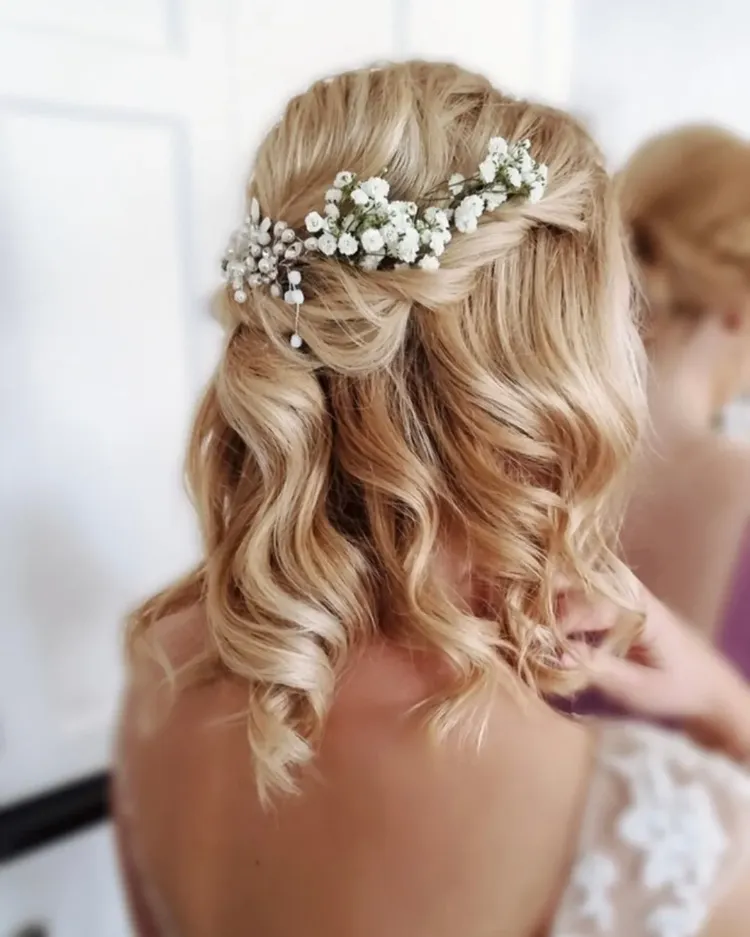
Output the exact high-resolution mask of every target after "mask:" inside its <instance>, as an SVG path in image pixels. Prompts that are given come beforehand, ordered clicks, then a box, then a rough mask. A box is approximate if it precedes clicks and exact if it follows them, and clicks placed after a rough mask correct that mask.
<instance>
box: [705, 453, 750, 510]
mask: <svg viewBox="0 0 750 937" xmlns="http://www.w3.org/2000/svg"><path fill="white" fill-rule="evenodd" d="M691 461H692V469H693V472H694V474H695V476H696V484H701V487H702V489H703V492H704V494H705V495H706V496H708V497H710V499H711V500H712V502H713V504H714V505H715V506H717V507H722V506H723V507H725V508H735V509H739V510H741V511H742V512H743V513H744V514H746V515H750V447H748V446H747V445H745V444H743V443H740V442H737V441H736V440H732V439H728V438H726V437H722V436H717V437H715V438H714V439H713V440H712V441H711V443H710V444H707V445H701V446H700V447H696V448H695V450H694V452H693V453H692V459H691Z"/></svg>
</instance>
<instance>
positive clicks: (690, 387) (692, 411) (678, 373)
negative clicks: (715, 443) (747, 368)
mask: <svg viewBox="0 0 750 937" xmlns="http://www.w3.org/2000/svg"><path fill="white" fill-rule="evenodd" d="M701 345H702V343H700V342H688V343H686V344H684V345H682V346H681V347H678V348H674V347H673V348H661V349H655V351H654V354H653V355H652V356H651V370H650V375H649V387H648V397H649V412H650V417H651V425H652V428H653V433H654V436H655V437H656V439H657V440H658V441H659V442H660V443H661V444H663V445H666V446H670V445H674V444H677V445H679V444H681V443H683V442H685V441H688V440H693V439H696V438H699V437H701V436H706V435H708V434H710V433H712V432H713V431H714V426H715V422H716V416H717V414H718V413H719V412H720V410H721V407H722V401H721V400H719V399H718V396H719V395H718V394H717V386H716V377H715V370H714V366H713V365H714V362H713V356H712V355H711V353H710V349H707V348H705V347H701Z"/></svg>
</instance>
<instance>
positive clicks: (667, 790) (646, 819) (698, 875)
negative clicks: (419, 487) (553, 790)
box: [556, 723, 750, 937]
mask: <svg viewBox="0 0 750 937" xmlns="http://www.w3.org/2000/svg"><path fill="white" fill-rule="evenodd" d="M613 777H614V778H615V779H617V780H619V782H620V783H621V784H622V785H623V786H624V788H625V791H626V794H627V797H626V800H625V802H624V804H623V806H622V808H621V809H620V810H619V811H618V813H617V815H616V818H615V821H614V829H612V828H611V827H610V828H608V829H602V828H601V827H602V820H601V817H600V816H598V815H597V813H596V812H594V810H593V808H594V807H596V811H601V809H602V797H603V796H604V798H605V800H606V798H607V797H609V799H610V801H611V798H612V796H614V791H613V789H612V787H613V786H612V784H611V780H612V778H613ZM602 778H605V779H606V778H608V779H609V781H610V783H609V784H607V785H606V787H605V788H604V789H600V790H599V791H596V790H595V789H592V792H591V795H590V796H591V801H592V811H590V814H589V820H588V827H589V828H588V829H587V830H584V834H583V836H582V839H581V854H580V858H579V860H578V862H577V864H576V866H575V868H574V870H573V874H572V876H571V880H570V886H569V889H568V893H567V894H566V897H565V901H564V902H563V908H562V909H561V924H564V926H563V927H562V929H561V930H559V931H558V932H556V933H557V937H582V933H586V934H591V937H594V935H597V937H598V935H600V934H601V935H604V934H620V933H623V934H624V933H628V934H630V933H632V932H633V931H632V927H633V926H634V925H635V924H636V923H637V925H638V926H639V927H640V928H643V930H642V931H641V930H639V933H641V932H643V933H645V934H647V935H648V937H696V935H698V934H699V933H700V930H701V928H702V926H703V925H704V924H705V922H706V919H707V918H708V916H709V912H710V908H711V902H712V900H713V896H714V890H715V886H716V883H717V880H718V879H719V878H720V875H721V872H722V868H723V865H724V863H725V860H726V858H727V854H728V851H729V848H730V841H729V838H728V836H727V832H726V830H725V825H724V822H723V819H722V816H721V812H720V809H719V800H720V799H721V795H725V796H726V795H729V797H730V798H733V799H734V800H736V799H740V800H743V801H745V800H747V801H750V776H748V775H745V774H744V773H743V772H742V771H740V770H739V769H738V768H737V766H736V765H734V764H732V763H731V762H729V761H727V760H725V759H723V758H719V757H716V756H712V755H708V754H707V753H705V752H703V751H701V750H700V749H698V748H696V747H695V746H693V745H692V744H691V743H690V742H688V741H687V740H686V739H684V738H682V737H681V736H679V735H676V734H672V733H668V732H664V731H662V730H659V729H654V728H651V727H648V726H644V725H639V724H626V723H623V724H619V725H618V726H616V727H615V726H612V727H609V731H607V729H606V728H605V730H604V731H602V733H601V738H600V750H599V757H598V767H597V777H595V781H598V782H599V783H601V779H602ZM717 795H719V796H717ZM594 801H596V802H597V803H596V804H594V803H593V802H594ZM605 808H606V804H605ZM592 814H593V815H592ZM606 840H610V844H609V846H603V845H600V844H601V843H602V841H605V842H606ZM625 863H627V864H628V866H629V867H630V868H631V869H635V870H636V871H635V874H636V876H637V878H636V880H635V881H631V879H632V878H633V875H632V872H631V874H629V875H628V880H627V881H626V880H624V877H623V875H622V868H623V865H625ZM631 898H632V899H633V900H632V901H631V900H630V899H631ZM639 911H640V913H639ZM634 913H635V914H638V919H637V921H635V922H634V921H633V920H632V916H633V915H634ZM623 918H627V919H628V921H629V922H630V927H627V925H626V924H625V922H624V921H623V920H622V919H623ZM571 922H572V923H573V926H574V928H575V929H574V930H571ZM581 926H583V927H584V928H585V930H584V931H583V932H582V931H580V930H579V929H578V928H580V927H581ZM592 928H593V929H592Z"/></svg>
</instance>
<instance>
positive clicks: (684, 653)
mask: <svg viewBox="0 0 750 937" xmlns="http://www.w3.org/2000/svg"><path fill="white" fill-rule="evenodd" d="M561 608H562V612H563V614H562V624H563V628H564V631H565V634H566V635H567V636H568V637H569V639H570V644H569V650H568V652H567V653H566V654H565V656H564V658H563V660H562V664H563V666H565V667H569V668H571V669H573V668H580V669H581V670H583V672H584V673H585V675H586V676H587V677H588V679H589V681H590V683H591V685H592V686H594V687H596V688H597V689H598V690H600V691H601V692H602V693H604V694H605V695H606V696H607V697H609V698H610V699H611V700H613V701H614V702H616V703H618V704H619V705H620V706H622V707H624V708H626V709H627V710H628V711H630V712H632V713H634V714H636V715H641V716H644V717H648V718H652V719H678V720H680V721H684V722H691V723H694V724H696V725H698V724H700V725H701V726H703V727H705V728H706V729H707V730H709V727H712V726H715V725H718V723H719V722H720V721H721V723H722V725H725V723H726V722H727V720H728V718H729V719H730V720H732V719H734V716H733V715H732V716H729V715H728V714H730V713H731V714H734V713H736V714H737V718H738V719H739V718H742V719H743V720H745V721H746V722H749V723H750V689H748V687H747V685H746V684H745V682H744V680H743V679H742V677H741V676H740V675H739V674H738V673H737V672H736V671H735V670H734V668H733V667H732V666H731V664H729V663H728V662H727V661H726V660H725V659H724V658H723V657H722V656H721V655H720V654H719V653H718V652H717V651H716V650H714V648H712V647H711V646H710V645H709V644H708V642H707V641H705V640H704V639H703V638H702V637H701V636H700V635H698V633H697V632H696V631H694V630H693V629H692V628H690V627H689V626H688V625H686V624H685V623H684V622H682V621H680V619H679V618H678V617H677V616H676V615H674V614H673V613H672V612H671V611H670V610H669V609H668V608H666V606H665V605H663V604H662V603H661V602H659V601H658V600H657V599H656V598H655V597H654V596H653V595H651V594H650V593H649V592H648V591H647V590H646V589H643V610H644V612H645V618H644V623H643V628H642V630H641V633H640V635H639V636H638V638H637V640H636V642H635V643H634V645H633V646H632V647H631V648H630V650H629V652H628V653H627V655H626V656H625V657H618V656H617V655H616V654H614V653H613V652H612V651H611V650H610V649H608V648H607V647H606V646H600V647H597V646H595V645H592V643H591V640H592V638H595V637H596V636H597V635H599V634H603V633H606V632H607V631H608V630H609V629H610V628H611V627H612V625H613V624H614V621H615V620H616V616H617V614H618V610H617V608H616V607H615V606H614V605H613V604H612V603H610V602H608V601H607V600H605V599H597V600H592V599H591V598H588V597H585V596H583V595H582V594H581V593H579V592H575V591H567V592H565V593H564V596H563V599H562V603H561ZM725 727H726V728H727V730H728V726H725ZM710 731H712V733H713V734H715V731H718V729H716V730H715V731H714V730H710ZM735 734H736V733H735Z"/></svg>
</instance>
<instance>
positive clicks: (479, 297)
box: [130, 63, 642, 794]
mask: <svg viewBox="0 0 750 937" xmlns="http://www.w3.org/2000/svg"><path fill="white" fill-rule="evenodd" d="M497 134H500V135H502V136H505V137H506V138H508V139H523V138H526V137H528V138H530V140H531V141H532V146H533V153H534V156H535V158H536V159H538V160H540V161H544V162H546V163H547V164H548V165H549V168H550V182H549V187H548V190H547V193H546V194H545V196H544V197H543V198H542V200H541V201H540V202H538V203H537V204H533V205H532V204H517V205H509V206H507V207H504V208H503V209H501V210H499V211H497V212H496V213H495V214H494V215H492V216H490V217H489V218H487V219H484V220H483V222H482V223H481V224H480V227H479V230H478V231H477V232H476V233H474V234H471V235H465V236H460V235H457V236H456V237H455V238H454V239H453V241H452V242H451V244H450V245H449V247H448V249H447V251H446V253H445V255H444V257H443V258H442V263H441V268H440V270H439V271H437V272H434V273H431V272H430V273H428V272H423V271H418V270H395V271H389V272H378V271H376V272H369V273H365V272H362V271H360V270H357V269H354V268H350V267H347V266H345V265H343V264H341V263H337V262H331V261H326V260H325V259H324V258H315V259H314V260H312V261H311V262H310V264H309V269H306V271H305V285H306V296H307V299H306V302H305V304H304V307H303V308H302V315H301V317H300V322H299V331H300V333H301V335H302V337H303V339H304V342H305V348H306V350H305V352H304V353H300V352H299V351H295V350H294V349H291V348H290V347H289V343H288V335H289V333H290V332H291V331H292V329H293V328H294V319H293V317H294V310H293V309H290V307H288V306H286V305H285V304H284V303H283V301H278V300H274V299H273V298H272V297H271V296H269V295H266V294H263V293H262V292H261V291H256V293H255V294H254V295H253V296H252V297H251V299H250V301H249V302H247V303H244V304H243V305H242V306H239V305H238V304H236V303H234V302H233V300H232V299H231V297H225V298H224V300H223V320H224V322H225V324H226V327H227V340H226V345H225V349H224V353H223V356H222V358H221V361H220V363H219V366H218V368H217V370H216V374H215V376H214V378H213V380H212V381H211V383H210V385H209V387H208V389H207V391H206V395H205V398H204V400H203V403H202V405H201V408H200V410H199V413H198V416H197V418H196V422H195V426H194V430H193V436H192V441H191V446H190V455H189V460H188V478H189V482H190V486H191V489H192V492H193V496H194V499H195V504H196V508H197V511H198V515H199V518H200V520H201V524H202V528H203V539H204V551H205V558H204V560H203V562H202V563H201V565H200V566H199V567H198V569H197V570H195V571H194V572H193V574H191V576H190V577H189V578H188V579H187V580H183V581H181V582H179V583H177V584H176V585H175V586H173V587H171V588H169V589H167V590H166V591H165V592H163V593H162V594H161V595H160V596H157V597H156V598H154V599H152V600H151V601H150V602H149V603H148V604H146V605H145V606H143V608H142V609H140V610H139V611H138V612H136V614H135V615H134V616H133V619H132V621H131V629H130V639H131V643H132V644H135V643H136V642H137V641H138V639H139V637H140V638H143V637H144V636H147V635H148V633H149V630H150V629H152V628H153V626H154V623H155V622H156V621H158V619H159V618H160V617H161V616H162V615H164V614H165V613H168V612H170V611H173V610H175V609H178V608H181V607H185V606H188V605H190V604H192V603H195V602H197V601H201V602H203V603H204V604H205V610H206V615H207V619H208V623H209V631H210V641H209V650H207V652H206V657H207V659H208V658H210V660H209V663H210V664H211V665H212V666H213V667H215V668H216V669H218V670H220V671H223V672H229V673H231V674H233V675H235V676H237V677H240V678H242V679H244V680H245V681H246V683H247V686H248V693H249V704H248V738H249V742H250V746H251V749H252V753H253V757H254V763H255V771H256V776H257V779H258V784H259V787H260V789H261V792H262V793H264V794H268V793H270V792H272V791H274V790H293V789H294V786H295V776H296V772H297V771H298V769H299V768H300V767H301V766H303V765H304V764H306V763H307V762H309V761H310V759H311V758H312V757H313V755H314V751H315V745H316V741H317V739H318V738H319V736H320V733H321V731H322V729H323V727H324V724H325V719H326V714H327V712H328V710H329V708H330V706H331V702H332V699H333V697H334V694H335V690H336V685H337V678H338V677H339V675H340V674H341V671H342V668H343V667H344V666H345V664H346V661H347V660H348V659H349V658H350V655H351V654H352V652H353V651H355V650H356V649H357V648H359V647H361V646H365V645H367V644H368V642H373V641H390V642H394V643H396V644H398V645H401V646H406V647H409V648H420V649H426V650H428V651H429V652H432V653H434V654H436V655H437V656H438V658H439V659H440V660H441V661H442V662H443V663H445V664H446V665H447V668H446V669H447V672H448V674H449V675H450V679H449V680H448V683H447V685H446V690H445V692H444V694H443V695H442V696H441V697H440V698H436V699H433V700H430V701H426V705H427V707H428V711H429V714H430V718H431V720H432V725H433V726H434V727H435V729H436V730H437V731H438V733H442V732H446V731H449V730H451V729H453V728H455V727H463V728H468V729H469V730H472V731H473V730H477V731H481V725H482V713H483V712H484V711H485V709H484V707H485V705H486V702H487V700H488V699H489V696H490V694H491V691H492V689H493V688H495V687H496V686H497V685H498V683H499V682H502V681H503V680H505V681H507V682H512V677H511V674H512V673H514V674H516V675H517V676H520V678H521V679H522V680H523V681H525V682H526V683H527V684H528V685H530V686H532V687H535V688H537V689H538V690H539V691H541V692H550V693H565V692H566V691H568V690H569V689H571V688H572V684H571V682H570V680H571V678H570V677H568V676H566V675H565V674H564V673H563V672H562V671H561V670H560V669H559V667H558V666H557V665H556V663H557V659H558V654H559V652H560V649H561V641H562V638H561V636H560V635H559V633H558V629H557V624H556V621H555V608H554V599H555V594H554V591H555V590H554V582H555V581H556V577H558V576H560V575H565V576H569V577H573V578H575V579H577V580H580V581H581V582H582V583H584V584H585V585H586V586H587V587H588V588H590V589H592V590H595V591H597V592H600V593H604V594H606V595H608V596H610V597H612V598H614V599H615V600H616V601H618V602H619V603H621V604H622V606H623V607H630V603H631V600H632V595H631V594H630V592H629V588H628V586H629V583H628V578H627V575H626V573H625V571H624V570H623V569H622V567H621V566H620V564H619V562H618V560H617V558H616V555H615V553H614V552H613V550H614V546H615V537H616V525H617V518H618V510H617V500H618V495H619V492H620V485H621V480H622V474H623V472H624V470H625V469H626V468H627V465H628V461H629V458H630V456H631V454H632V451H633V448H634V446H635V444H636V440H637V436H638V428H639V419H640V412H641V400H642V394H641V388H640V380H639V374H640V356H639V350H638V343H637V338H636V336H635V331H634V325H633V323H632V321H631V317H630V311H629V308H628V297H629V288H628V272H627V267H626V261H625V256H624V253H623V247H622V238H621V234H620V227H619V220H618V214H617V210H616V204H615V200H614V195H613V191H612V186H611V183H610V180H609V179H608V177H607V175H606V173H605V171H604V169H603V167H602V163H601V159H600V156H599V154H598V152H597V150H596V149H595V147H594V146H593V144H592V143H591V141H590V139H589V138H588V137H587V135H586V134H585V132H584V131H583V130H582V129H581V128H580V127H579V126H578V125H577V124H576V123H575V122H574V121H573V120H572V119H571V118H569V117H567V116H566V115H564V114H561V113H559V112H557V111H555V110H551V109H548V108H545V107H540V106H536V105H532V104H528V103H526V102H519V101H515V100H512V99H510V98H507V97H505V96H504V95H502V94H501V93H500V92H498V91H497V90H495V89H494V88H492V87H491V86H490V85H489V84H488V82H486V81H485V80H484V79H483V78H480V77H477V76H475V75H472V74H469V73H467V72H464V71H463V70H461V69H459V68H456V67H453V66H441V65H434V64H421V63H410V64H406V65H399V66H389V67H386V68H381V69H375V70H371V71H360V72H353V73H349V74H345V75H341V76H339V77H337V78H334V79H331V80H330V81H326V82H321V83H319V84H316V85H314V86H313V87H312V88H311V89H310V90H309V91H308V92H307V93H305V94H303V95H301V96H300V97H299V98H296V99H295V100H294V101H292V102H291V103H290V105H289V106H288V108H287V111H286V113H285V115H284V117H283V118H282V120H281V122H280V123H279V124H278V125H277V126H276V127H275V128H274V129H273V130H272V131H271V132H270V134H269V136H268V137H267V139H266V141H265V142H264V144H263V146H262V147H261V149H260V152H259V154H258V158H257V162H256V164H255V169H254V173H253V177H252V182H251V184H250V194H251V195H255V196H257V198H258V199H259V201H260V203H261V205H262V206H263V210H264V211H266V212H268V213H269V214H270V215H272V216H273V217H276V218H284V219H286V220H287V221H289V223H290V224H293V225H295V226H299V225H300V224H301V223H302V220H303V219H304V216H305V214H306V213H307V212H308V211H309V210H310V209H311V207H312V206H314V205H316V204H319V203H320V202H321V198H322V196H323V193H324V191H325V188H326V186H327V185H328V184H329V183H330V180H331V179H332V178H333V176H334V175H335V174H336V172H337V171H338V170H340V169H352V170H354V171H356V172H358V174H360V175H361V176H367V175H368V174H375V173H377V172H380V171H382V169H383V167H384V166H387V167H388V169H389V176H388V178H389V180H390V183H391V186H392V191H393V193H394V196H395V197H402V198H408V199H413V200H415V201H417V202H418V201H419V199H420V193H425V192H431V191H433V190H434V189H435V187H436V185H437V184H438V183H439V182H440V181H441V180H443V179H447V178H448V177H449V176H450V174H451V173H452V172H454V171H459V172H460V171H465V170H468V171H471V167H472V166H475V165H477V161H478V158H481V155H482V154H483V152H485V151H486V147H487V141H488V139H489V138H490V137H491V136H493V135H497ZM446 556H448V557H449V558H450V559H451V562H452V563H453V566H454V571H455V576H454V577H453V579H452V578H451V576H446V575H445V566H444V565H443V564H441V563H439V562H438V561H437V560H438V558H440V557H446ZM462 575H465V576H466V577H468V578H469V579H470V580H471V584H472V594H473V595H475V596H476V600H475V601H471V602H470V601H467V600H466V598H465V596H464V595H463V593H461V591H460V589H459V588H457V583H456V581H454V579H455V580H457V579H458V578H460V577H461V576H462Z"/></svg>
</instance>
